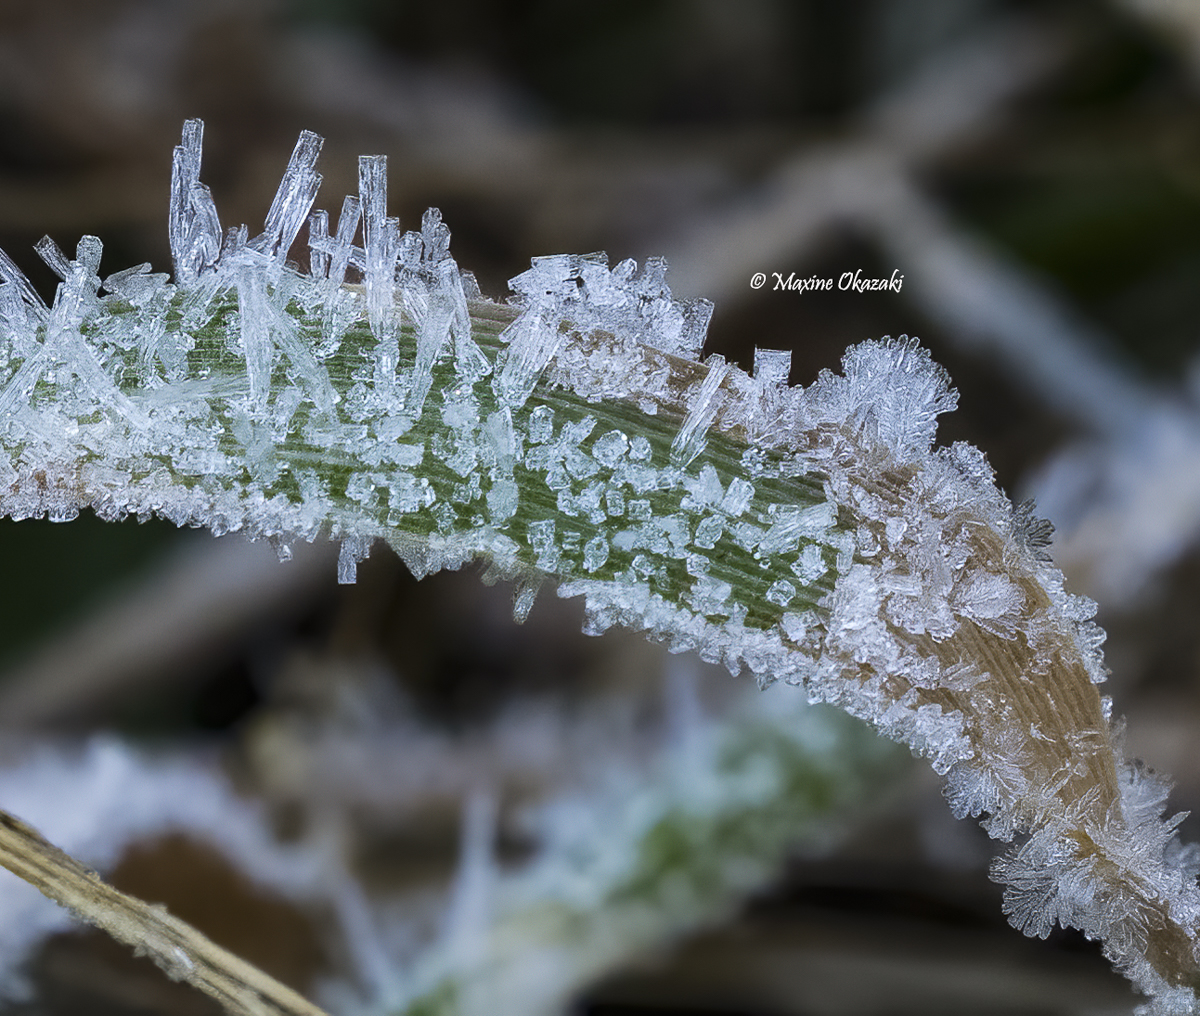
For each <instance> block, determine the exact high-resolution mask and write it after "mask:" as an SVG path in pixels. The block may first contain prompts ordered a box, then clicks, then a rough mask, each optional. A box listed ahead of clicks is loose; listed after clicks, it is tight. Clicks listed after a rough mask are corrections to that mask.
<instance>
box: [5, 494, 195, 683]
mask: <svg viewBox="0 0 1200 1016" xmlns="http://www.w3.org/2000/svg"><path fill="white" fill-rule="evenodd" d="M189 535H190V534H188V533H186V532H185V531H181V530H179V529H177V528H176V527H175V526H173V525H172V524H171V523H169V522H164V521H162V520H161V519H151V520H149V521H148V522H145V523H140V524H139V523H138V522H137V521H136V520H135V519H126V520H125V521H124V522H118V523H112V522H102V521H101V520H100V519H98V518H96V516H95V515H94V514H92V513H91V512H90V511H88V512H83V513H82V514H81V515H80V516H79V517H78V518H77V519H75V520H74V521H72V522H66V523H62V522H50V521H48V520H46V519H25V520H23V521H21V522H13V521H12V520H11V519H0V569H3V574H4V582H3V583H0V672H2V671H3V669H4V667H6V666H8V665H9V664H11V663H12V662H13V661H14V660H15V659H16V658H18V657H20V656H21V655H22V654H24V653H26V652H28V651H29V650H30V649H32V648H33V647H34V646H36V645H37V644H38V643H39V642H41V641H43V640H45V639H47V638H50V637H52V636H53V634H54V633H55V632H56V631H57V630H58V629H60V628H62V627H63V625H64V624H66V623H68V622H69V621H70V620H71V619H73V618H75V617H77V616H79V615H80V614H82V613H84V612H85V611H87V610H89V609H92V608H94V607H96V606H97V605H99V604H101V603H103V601H104V599H105V598H106V597H108V596H111V595H112V594H113V592H114V591H115V590H117V589H119V588H120V587H121V586H122V585H123V584H125V583H127V582H130V581H131V580H133V579H134V578H135V577H136V576H137V575H138V574H139V573H140V572H142V571H143V570H144V569H145V568H146V567H147V566H148V565H149V564H151V563H152V562H153V561H155V560H156V559H158V558H159V557H160V556H161V555H162V554H163V553H164V552H165V551H166V550H168V549H169V548H171V547H173V546H177V545H178V544H179V541H180V540H183V539H187V538H188V537H189Z"/></svg>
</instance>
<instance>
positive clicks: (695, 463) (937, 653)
mask: <svg viewBox="0 0 1200 1016" xmlns="http://www.w3.org/2000/svg"><path fill="white" fill-rule="evenodd" d="M202 136H203V128H202V124H201V123H200V122H199V121H189V122H188V123H187V124H186V125H185V127H184V133H183V140H182V143H181V144H180V145H179V146H178V147H177V148H176V150H175V159H174V167H173V173H172V182H171V211H170V239H171V249H172V255H173V259H174V267H175V274H174V280H173V281H171V280H169V279H168V278H167V276H165V275H160V274H155V273H153V272H151V271H150V268H149V266H148V265H141V266H138V267H136V268H132V269H127V270H125V271H121V272H117V273H116V274H113V275H110V276H108V277H107V278H105V279H103V281H102V280H101V278H100V276H99V265H100V253H101V245H100V241H99V240H97V239H96V238H94V237H84V238H83V239H82V240H81V241H80V243H79V245H78V247H77V248H76V253H75V257H74V258H68V257H67V256H66V255H65V254H64V253H63V252H62V251H61V250H60V249H59V248H58V246H57V245H56V244H55V243H54V242H53V241H52V240H50V239H49V238H46V239H44V240H43V241H41V242H40V243H39V244H38V245H37V250H38V253H39V254H40V255H41V257H42V258H43V260H45V261H46V263H47V264H48V265H49V266H50V267H51V268H52V269H53V270H54V271H55V272H56V273H57V274H58V275H59V277H60V278H61V280H62V282H61V284H60V286H59V289H58V292H57V295H56V297H55V300H54V302H53V304H52V305H51V306H49V307H47V306H46V305H45V304H44V303H43V301H42V300H41V299H40V297H39V296H38V295H37V293H36V292H35V291H34V289H33V288H32V286H30V284H29V283H28V281H27V280H26V279H25V277H24V275H23V274H22V273H21V272H20V270H19V269H18V268H17V266H16V265H15V264H14V263H13V262H12V261H11V259H9V258H8V257H7V256H6V255H4V254H3V253H0V427H2V428H3V431H2V432H3V447H4V452H5V454H4V455H3V456H0V490H2V491H3V492H2V493H0V510H2V511H3V512H4V513H5V514H7V515H10V516H12V517H14V518H27V517H30V516H40V515H49V516H50V517H52V518H60V519H65V518H70V517H72V516H73V515H74V514H75V513H77V512H78V511H79V510H80V509H81V508H83V507H90V508H92V509H94V510H95V511H96V512H97V513H98V514H100V515H101V516H103V517H106V518H118V517H121V516H123V515H127V514H136V515H138V516H139V517H145V516H148V515H150V514H158V515H161V516H164V517H166V518H169V519H171V520H172V521H174V522H176V523H177V524H181V525H183V524H186V525H203V526H206V527H208V528H210V529H211V530H213V531H214V532H215V533H218V534H221V533H225V532H230V531H235V530H240V531H243V532H245V533H247V534H248V535H250V536H252V537H259V538H267V539H269V540H271V541H272V542H274V543H275V545H276V546H277V548H278V549H279V551H280V554H281V556H284V557H286V556H288V554H289V550H288V547H289V544H290V543H291V542H292V541H294V540H296V539H306V540H312V539H314V538H316V537H317V536H318V535H320V534H327V535H328V536H330V537H332V538H335V539H339V540H341V546H342V550H341V558H340V562H339V578H340V579H341V580H342V581H352V580H353V577H354V572H355V566H356V564H357V562H358V561H359V560H361V559H362V558H363V557H364V556H365V555H366V554H367V552H368V550H369V548H370V545H371V543H372V542H373V541H374V540H375V539H379V538H382V539H385V540H387V541H388V542H389V543H390V544H391V545H392V546H393V547H395V548H396V549H397V551H398V552H399V553H400V554H401V556H402V557H403V558H404V560H405V561H406V563H407V564H408V565H409V567H410V568H411V569H412V570H413V572H414V573H415V574H417V575H418V576H421V575H425V574H428V573H430V572H432V571H435V570H438V569H440V568H445V567H452V568H453V567H459V566H460V565H462V564H463V563H465V562H466V561H469V560H472V559H474V558H482V559H484V560H485V561H487V562H488V566H489V570H490V572H491V574H494V575H504V576H509V577H514V578H516V579H517V594H516V612H517V615H518V616H523V615H524V613H526V612H527V611H528V609H529V607H530V605H531V603H532V602H533V597H534V595H535V592H536V589H537V585H538V583H539V582H540V580H541V578H542V576H544V575H551V576H554V577H556V578H557V579H558V580H559V581H560V586H559V592H560V595H565V596H574V595H582V596H583V597H584V598H585V603H586V609H587V618H588V620H587V626H588V630H589V631H592V632H599V631H602V630H604V629H606V628H608V627H610V626H612V625H615V624H622V625H626V626H629V627H633V628H637V629H644V630H647V631H648V632H650V633H651V634H653V635H654V636H655V637H657V638H660V639H662V640H665V641H666V642H667V643H668V645H669V646H670V648H672V649H673V650H687V649H695V650H696V651H698V652H699V653H700V655H701V656H702V657H704V658H705V659H709V660H717V661H721V662H724V663H725V664H726V665H727V666H728V667H729V668H730V669H731V670H733V671H737V670H740V669H741V668H742V667H743V666H748V667H749V668H750V669H751V670H753V671H754V672H755V674H756V675H758V677H759V679H760V681H763V682H768V681H773V680H778V679H783V680H785V681H788V682H790V683H794V684H798V685H802V686H803V687H804V688H805V689H806V691H807V693H808V695H809V697H810V698H811V699H813V700H820V701H826V702H831V703H834V704H837V705H840V706H842V707H843V708H845V709H846V710H848V711H849V712H850V713H852V714H854V715H856V716H859V717H862V718H864V719H866V720H868V721H869V722H871V723H872V724H874V725H875V726H876V727H877V728H879V729H880V730H881V731H882V732H883V733H884V734H886V735H887V736H889V737H892V738H895V739H897V740H901V741H904V742H905V743H907V744H909V745H910V746H911V747H912V749H913V750H914V751H916V752H918V753H920V754H922V755H924V756H926V757H928V758H929V759H930V760H931V762H932V764H933V765H934V768H935V769H936V770H937V771H938V772H939V773H942V774H944V775H945V776H946V778H947V796H948V798H949V800H950V803H951V806H952V807H953V809H954V811H955V813H956V814H958V815H960V816H963V815H975V816H979V815H986V818H985V820H984V825H985V827H986V828H987V829H988V831H989V832H990V833H991V834H992V835H993V836H995V837H997V838H999V839H1003V840H1010V839H1012V838H1013V837H1014V836H1017V835H1018V834H1020V835H1022V836H1023V837H1024V838H1023V840H1022V841H1021V843H1020V845H1019V846H1018V847H1016V848H1014V849H1013V850H1010V851H1009V853H1008V854H1006V855H1005V856H1004V858H1002V859H1001V860H999V861H998V862H997V863H996V865H995V867H994V874H995V876H996V877H997V878H998V879H1000V880H1001V881H1003V882H1004V883H1005V885H1006V887H1007V889H1006V897H1005V908H1006V910H1007V911H1008V913H1009V915H1010V918H1011V919H1012V921H1013V923H1014V924H1016V925H1017V926H1018V927H1021V928H1022V929H1023V930H1025V931H1026V932H1028V933H1030V934H1043V935H1044V934H1045V933H1046V932H1047V930H1048V929H1049V927H1050V926H1051V925H1052V924H1053V923H1054V922H1055V921H1058V922H1061V923H1064V924H1070V925H1073V926H1075V927H1079V928H1081V929H1082V930H1083V931H1084V932H1085V933H1086V934H1088V935H1090V936H1093V937H1097V938H1101V939H1103V940H1104V942H1105V949H1106V951H1107V952H1108V954H1109V955H1110V956H1111V958H1113V959H1114V961H1115V962H1117V963H1118V964H1119V965H1120V966H1121V967H1122V968H1123V969H1125V970H1126V971H1127V972H1128V974H1129V975H1130V977H1131V978H1132V979H1133V980H1134V982H1135V984H1137V985H1138V986H1139V987H1141V988H1142V989H1143V990H1146V991H1147V992H1149V993H1151V994H1152V995H1155V996H1156V999H1157V1001H1156V1002H1155V1003H1153V1004H1154V1005H1156V1006H1158V1007H1159V1008H1160V1010H1161V1011H1171V1009H1170V1007H1172V1006H1175V1007H1178V1006H1181V1005H1183V999H1184V998H1185V996H1186V998H1187V999H1191V998H1192V992H1191V985H1192V984H1193V983H1194V981H1195V979H1196V971H1197V967H1198V963H1197V958H1196V927H1197V922H1198V920H1200V895H1198V893H1197V889H1196V884H1195V873H1196V869H1197V866H1198V865H1197V856H1196V852H1195V851H1193V850H1192V849H1191V848H1183V847H1181V846H1179V844H1178V841H1177V839H1176V838H1175V836H1174V827H1175V824H1176V823H1177V820H1175V819H1172V820H1170V821H1168V822H1164V821H1163V820H1162V818H1161V814H1162V808H1163V804H1164V801H1165V794H1166V787H1165V785H1164V784H1163V783H1162V782H1161V780H1159V779H1158V778H1156V777H1154V776H1153V775H1151V774H1149V773H1148V772H1146V771H1144V770H1143V769H1141V768H1139V767H1136V766H1134V765H1132V764H1130V763H1128V762H1126V761H1125V759H1124V755H1123V752H1122V750H1121V748H1120V745H1119V737H1118V735H1117V734H1116V733H1114V728H1113V725H1112V724H1111V722H1110V713H1111V705H1110V703H1109V702H1108V700H1107V699H1104V698H1101V697H1100V695H1099V693H1098V692H1097V690H1096V687H1095V686H1096V684H1097V683H1099V682H1100V681H1102V680H1103V676H1104V668H1103V663H1102V660H1101V656H1100V649H1099V647H1100V644H1101V641H1102V638H1103V634H1102V633H1101V632H1100V630H1099V629H1098V628H1097V627H1096V626H1095V625H1094V624H1093V623H1092V622H1091V620H1090V618H1091V617H1092V614H1093V613H1094V605H1093V604H1091V603H1090V602H1089V601H1087V600H1085V599H1083V598H1080V597H1076V596H1072V595H1070V594H1068V593H1067V592H1065V591H1064V589H1063V585H1062V576H1061V574H1060V573H1059V572H1058V571H1057V570H1055V569H1054V568H1053V567H1052V566H1051V565H1050V564H1049V562H1048V560H1047V558H1046V555H1045V553H1044V544H1045V536H1046V533H1045V530H1044V526H1043V524H1041V523H1038V522H1037V521H1036V520H1035V519H1033V517H1032V515H1031V514H1030V513H1029V512H1028V511H1027V510H1018V511H1014V509H1013V507H1012V505H1011V504H1010V503H1009V502H1008V500H1007V499H1006V498H1005V497H1004V495H1003V494H1002V493H1001V492H1000V491H999V490H998V489H997V488H996V486H995V483H994V480H993V477H992V473H991V470H990V468H989V467H988V465H987V462H986V460H985V458H984V457H983V455H982V453H980V452H979V451H977V450H976V449H974V448H972V447H970V446H967V445H964V444H955V445H953V446H951V447H949V448H939V449H936V450H935V449H933V448H932V443H933V438H934V434H935V429H936V418H937V416H938V414H940V413H942V412H945V411H947V410H949V409H952V408H953V407H954V405H955V401H956V396H955V393H954V392H953V391H952V390H951V388H950V387H949V381H948V378H947V376H946V374H945V372H944V371H943V370H942V369H941V368H940V367H938V366H936V365H935V364H933V362H932V361H931V359H930V357H929V355H928V353H927V352H926V351H925V350H923V349H921V348H920V347H919V346H918V345H917V344H916V342H915V340H910V339H907V338H905V337H902V338H901V339H900V340H897V341H893V340H890V339H885V340H882V341H871V342H865V343H863V344H861V345H859V346H856V347H853V348H851V349H850V350H848V352H847V354H846V357H845V360H844V371H843V374H842V375H834V374H832V373H830V372H828V371H827V372H824V373H823V374H822V375H821V377H820V378H819V379H818V380H817V381H816V382H815V383H814V384H812V385H811V386H809V387H808V388H800V387H789V386H788V385H787V374H788V355H787V354H786V353H780V352H777V351H758V352H757V353H756V364H755V372H754V376H750V375H748V374H746V373H745V372H743V371H742V370H740V369H739V368H737V367H736V366H733V365H730V364H727V363H725V361H724V360H723V359H722V358H721V357H720V356H716V355H714V356H710V357H709V358H708V359H707V360H705V361H704V362H703V363H700V362H698V357H699V354H700V349H701V346H702V343H703V338H704V333H705V330H706V327H707V322H708V319H709V316H710V314H711V310H712V308H711V305H710V304H708V303H707V302H706V301H693V302H680V301H677V300H674V299H673V298H672V297H671V294H670V291H669V289H668V287H667V285H666V282H665V272H666V265H665V263H664V262H663V261H662V260H661V259H653V258H652V259H650V260H648V261H647V262H646V263H645V264H644V265H643V266H641V267H640V268H639V267H638V265H637V264H636V263H635V262H633V261H623V262H621V263H620V264H618V265H616V266H615V267H612V268H610V267H609V266H608V263H607V259H606V258H605V257H604V256H603V255H600V254H595V255H583V256H576V255H555V256H551V257H544V258H535V259H534V260H533V263H532V267H531V268H530V270H529V271H527V272H525V273H523V274H521V275H519V276H517V277H516V278H515V279H513V280H512V281H511V283H510V285H511V286H512V289H513V291H514V296H513V297H512V298H511V299H510V301H509V303H507V304H496V303H490V302H487V301H483V300H481V299H480V296H479V292H478V287H477V286H476V285H475V283H474V280H473V278H472V276H471V275H470V274H469V273H465V272H461V271H460V270H459V269H458V266H457V264H456V263H455V261H454V259H453V258H452V257H451V255H450V253H449V231H448V230H447V228H446V227H445V225H444V224H443V223H442V221H441V217H440V214H439V213H438V212H437V211H436V210H434V209H431V210H429V211H428V212H426V214H425V216H424V218H423V220H422V223H421V229H420V230H419V231H410V232H401V229H400V225H399V222H398V220H397V219H395V218H393V217H389V216H388V215H387V194H386V164H385V159H384V157H382V156H364V157H362V158H361V159H360V161H359V191H358V194H357V195H354V196H350V197H347V198H346V199H345V201H344V202H343V204H342V207H341V210H340V213H339V215H338V218H337V222H336V224H332V223H331V221H330V218H329V216H328V215H327V213H325V212H323V211H316V212H311V209H312V205H313V203H314V200H315V197H316V194H317V190H318V188H319V186H320V181H321V177H320V175H319V174H318V173H317V172H316V169H315V165H316V160H317V156H318V154H319V151H320V147H321V139H320V138H318V137H317V136H316V135H314V134H311V133H308V132H305V133H304V134H302V135H301V137H300V140H299V141H298V142H297V145H296V148H295V150H294V151H293V153H292V156H291V159H290V161H289V163H288V166H287V169H286V170H285V173H284V176H283V179H282V181H281V183H280V185H279V189H278V191H277V193H276V195H275V198H274V200H273V202H272V204H271V207H270V210H269V212H268V214H267V218H266V222H265V225H264V229H263V231H262V232H261V233H260V234H258V235H257V236H255V237H253V238H251V237H250V236H249V232H248V230H247V229H246V227H245V226H239V227H234V228H229V229H226V230H224V231H223V230H222V227H221V223H220V219H219V216H218V214H217V210H216V206H215V204H214V202H213V199H212V196H211V194H210V193H209V191H208V189H207V187H205V186H204V185H203V184H202V183H201V182H200V158H201V145H202ZM310 212H311V214H310ZM306 221H307V224H308V244H307V246H308V260H309V266H310V267H309V270H308V271H307V272H305V271H302V270H301V269H299V268H297V267H296V266H295V265H294V264H292V263H291V262H289V261H288V260H287V258H288V254H289V252H290V251H291V250H292V248H293V246H294V244H295V242H296V239H297V237H298V236H299V235H300V231H301V229H302V228H303V226H304V225H305V222H306ZM1189 1004H1190V1003H1189ZM1164 1006H1165V1007H1166V1008H1163V1007H1164Z"/></svg>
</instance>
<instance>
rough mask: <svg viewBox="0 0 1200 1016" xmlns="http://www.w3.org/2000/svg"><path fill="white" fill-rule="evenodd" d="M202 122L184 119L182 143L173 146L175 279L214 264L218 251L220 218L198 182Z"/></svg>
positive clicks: (190, 277)
mask: <svg viewBox="0 0 1200 1016" xmlns="http://www.w3.org/2000/svg"><path fill="white" fill-rule="evenodd" d="M203 143H204V123H203V121H201V120H188V121H187V123H185V124H184V125H183V142H182V143H181V144H179V145H178V146H176V148H175V158H174V161H173V163H172V168H171V213H170V227H169V233H170V240H171V257H172V258H173V260H174V262H175V278H176V279H177V280H178V281H180V282H189V281H191V280H193V279H195V278H196V276H197V275H199V274H200V273H201V272H202V271H204V270H205V269H207V268H211V267H212V266H213V265H215V264H216V263H217V259H218V257H220V254H221V220H220V219H219V218H218V217H217V206H216V204H215V203H214V202H213V199H212V192H211V191H209V189H208V188H207V187H206V186H205V185H204V184H202V183H201V182H200V156H201V151H202V148H203Z"/></svg>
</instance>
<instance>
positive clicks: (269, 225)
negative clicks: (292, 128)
mask: <svg viewBox="0 0 1200 1016" xmlns="http://www.w3.org/2000/svg"><path fill="white" fill-rule="evenodd" d="M323 140H324V139H323V138H321V137H318V136H317V135H316V134H314V133H313V132H312V131H301V132H300V138H299V139H298V140H297V141H296V147H295V148H294V149H293V150H292V157H291V159H290V160H289V161H288V165H287V169H286V170H285V171H284V174H283V179H282V180H280V181H279V187H278V189H277V190H276V191H275V198H274V200H273V201H272V202H271V208H270V211H268V212H267V221H266V225H265V228H264V229H263V232H262V233H261V234H260V235H259V236H256V237H255V238H254V239H253V240H251V241H250V243H249V244H248V245H247V246H249V248H250V249H251V250H256V251H259V252H260V253H262V254H265V255H267V256H268V257H271V258H278V259H279V260H283V258H285V257H286V256H287V252H288V251H289V250H290V249H291V246H292V243H293V241H294V240H295V239H296V235H297V234H298V233H299V232H300V227H301V226H302V225H303V224H304V220H305V218H306V217H307V216H308V212H309V209H310V208H312V205H313V202H314V201H315V200H316V197H317V191H318V190H319V189H320V187H321V174H320V173H318V172H317V171H316V170H315V169H314V167H315V166H316V164H317V157H318V156H319V155H320V154H321V144H322V143H323Z"/></svg>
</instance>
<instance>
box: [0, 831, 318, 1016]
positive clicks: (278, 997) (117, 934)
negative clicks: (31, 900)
mask: <svg viewBox="0 0 1200 1016" xmlns="http://www.w3.org/2000/svg"><path fill="white" fill-rule="evenodd" d="M0 864H2V865H4V867H6V868H7V869H8V870H9V871H11V872H12V873H13V874H15V875H18V876H19V877H21V878H23V879H24V880H25V881H26V882H29V883H30V884H32V885H34V886H36V887H37V888H38V889H39V890H40V891H41V892H42V893H44V894H45V895H46V896H48V897H49V898H50V899H52V900H54V901H55V902H56V903H59V904H61V905H62V906H64V907H67V908H68V909H69V910H70V911H71V912H72V913H73V914H75V915H76V916H77V917H79V918H81V919H83V920H84V921H87V922H88V923H89V924H94V925H96V926H97V927H99V928H101V929H103V930H104V931H106V932H108V934H110V935H112V937H113V938H115V939H116V940H117V941H118V942H122V943H124V944H125V945H128V946H130V947H131V948H132V949H133V950H134V952H135V954H137V955H139V956H149V957H150V958H151V959H152V960H153V961H154V962H155V964H157V965H158V966H159V967H160V968H161V969H162V970H163V971H164V972H165V973H166V974H167V976H168V977H170V978H171V979H172V980H176V981H186V982H187V983H188V984H191V985H193V986H194V987H196V988H199V989H200V990H201V991H203V992H204V993H205V994H208V995H211V996H212V997H213V998H215V999H216V1000H217V1001H219V1002H220V1003H221V1005H222V1006H223V1007H224V1008H225V1010H226V1011H227V1012H229V1013H231V1014H233V1016H325V1014H324V1013H323V1011H322V1010H321V1009H318V1008H317V1007H316V1006H315V1005H313V1004H312V1003H311V1002H309V1001H307V1000H306V999H304V998H303V997H302V996H300V995H298V994H296V992H294V991H292V990H291V989H290V988H288V987H286V986H285V985H282V984H280V983H279V982H278V981H276V980H275V979H274V978H272V977H269V976H267V975H266V974H264V973H263V972H262V971H261V970H259V969H257V968H256V967H254V966H251V965H250V964H249V963H246V962H245V961H243V960H240V959H238V958H237V957H236V956H234V955H233V954H232V953H230V952H228V951H226V950H225V949H222V948H221V947H220V946H218V945H216V944H215V943H213V942H212V941H210V940H209V939H207V938H205V936H203V935H201V934H200V933H199V932H198V931H196V929H195V928H193V927H191V926H190V925H188V924H186V923H185V922H183V921H181V920H179V918H177V917H172V916H171V915H170V914H169V913H167V911H166V909H165V908H164V907H161V906H153V905H150V904H146V903H143V902H142V901H141V900H138V899H134V898H133V897H132V896H129V895H127V894H125V893H122V892H118V891H117V890H116V889H114V888H112V886H110V885H107V884H106V883H105V882H103V881H102V880H101V879H100V878H99V876H97V875H96V873H95V872H93V871H89V870H88V869H87V868H86V867H84V866H83V865H82V864H80V863H79V862H78V861H76V860H75V859H74V858H73V857H70V856H68V855H67V854H65V853H63V852H62V851H61V850H59V849H58V848H57V847H55V846H54V845H53V844H51V843H48V842H47V841H46V840H45V839H44V838H43V837H42V836H41V835H39V834H38V832H37V831H36V830H34V829H31V828H30V827H29V826H27V825H26V824H25V823H24V822H22V821H20V820H19V819H17V818H14V817H13V816H12V815H9V814H7V813H6V812H2V811H0Z"/></svg>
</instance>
